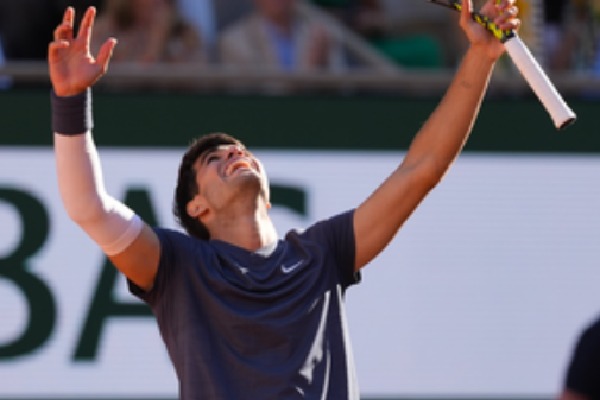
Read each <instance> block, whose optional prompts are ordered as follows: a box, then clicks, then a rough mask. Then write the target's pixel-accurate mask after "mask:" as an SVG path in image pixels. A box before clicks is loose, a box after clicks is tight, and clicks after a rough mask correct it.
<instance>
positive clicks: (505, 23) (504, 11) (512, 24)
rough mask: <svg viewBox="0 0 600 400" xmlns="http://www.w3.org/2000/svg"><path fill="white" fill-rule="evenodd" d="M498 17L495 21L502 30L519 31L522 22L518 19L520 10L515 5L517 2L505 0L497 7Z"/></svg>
mask: <svg viewBox="0 0 600 400" xmlns="http://www.w3.org/2000/svg"><path fill="white" fill-rule="evenodd" d="M497 7H498V16H497V17H496V19H495V21H494V22H495V23H496V25H498V27H500V29H513V30H514V29H517V28H518V27H519V25H520V22H521V21H520V20H519V18H518V17H517V16H518V14H519V9H518V7H517V6H516V5H515V0H504V1H502V2H500V3H498V5H497Z"/></svg>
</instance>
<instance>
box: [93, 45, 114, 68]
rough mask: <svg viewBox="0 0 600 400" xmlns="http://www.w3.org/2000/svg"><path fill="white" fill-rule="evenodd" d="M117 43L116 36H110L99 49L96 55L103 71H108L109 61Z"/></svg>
mask: <svg viewBox="0 0 600 400" xmlns="http://www.w3.org/2000/svg"><path fill="white" fill-rule="evenodd" d="M116 44H117V40H116V39H115V38H110V39H108V40H107V41H106V42H104V44H103V45H102V46H101V47H100V50H99V51H98V55H97V56H96V63H97V64H98V65H100V67H101V68H102V71H103V72H106V70H107V69H108V63H109V61H110V57H111V56H112V53H113V49H114V48H115V46H116Z"/></svg>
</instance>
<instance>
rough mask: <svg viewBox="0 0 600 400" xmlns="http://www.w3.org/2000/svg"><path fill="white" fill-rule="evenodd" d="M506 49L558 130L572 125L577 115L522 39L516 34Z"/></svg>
mask: <svg viewBox="0 0 600 400" xmlns="http://www.w3.org/2000/svg"><path fill="white" fill-rule="evenodd" d="M504 47H505V48H506V52H507V53H508V55H509V56H510V58H511V59H512V61H513V62H514V64H515V65H516V66H517V69H518V70H519V71H520V72H521V75H523V77H524V78H525V80H526V81H527V83H529V86H530V87H531V89H533V91H534V93H535V94H536V95H537V97H538V98H539V99H540V101H541V102H542V104H543V105H544V108H546V111H548V113H549V114H550V117H551V118H552V121H553V122H554V126H556V128H557V129H563V128H565V127H567V126H569V125H570V124H572V123H573V122H574V121H575V119H576V118H577V117H576V115H575V113H574V112H573V110H571V109H570V108H569V106H568V105H567V103H565V101H564V100H563V98H562V97H561V95H560V93H558V91H557V90H556V88H555V87H554V85H553V84H552V82H551V81H550V79H549V78H548V76H547V75H546V73H545V72H544V70H543V69H542V67H541V66H540V65H539V63H538V62H537V60H536V59H535V58H534V57H533V55H532V54H531V52H530V51H529V49H528V48H527V46H526V45H525V44H524V43H523V41H522V40H521V38H520V37H519V36H518V35H517V34H516V33H515V34H514V36H513V37H511V38H509V39H508V40H506V42H504Z"/></svg>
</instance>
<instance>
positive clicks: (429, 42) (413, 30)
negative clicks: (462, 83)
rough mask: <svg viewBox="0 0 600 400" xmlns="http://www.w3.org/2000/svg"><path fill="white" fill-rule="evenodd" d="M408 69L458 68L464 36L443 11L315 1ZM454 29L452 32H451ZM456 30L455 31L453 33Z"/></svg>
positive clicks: (384, 0)
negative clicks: (455, 66) (458, 45)
mask: <svg viewBox="0 0 600 400" xmlns="http://www.w3.org/2000/svg"><path fill="white" fill-rule="evenodd" d="M311 2H312V3H314V4H316V5H318V6H320V7H322V8H323V9H325V10H327V11H329V12H330V13H331V14H333V15H334V16H336V17H338V18H339V19H340V21H342V22H343V23H344V24H346V25H347V26H348V27H349V28H350V29H352V30H353V31H354V32H356V33H358V34H359V35H360V36H361V37H362V38H363V39H365V40H366V41H367V42H369V43H370V44H371V45H372V46H373V47H374V48H376V49H377V50H379V51H380V52H381V53H382V54H383V55H384V56H386V57H387V58H388V59H390V60H392V61H393V62H395V63H396V64H397V65H399V66H401V67H405V68H436V67H442V66H454V65H455V63H456V62H457V61H458V57H459V56H458V54H462V52H460V51H459V50H460V49H459V48H457V40H463V36H462V33H461V32H460V31H459V30H458V29H456V28H455V26H454V25H452V23H453V20H452V16H451V15H450V13H449V12H448V10H446V9H443V8H442V7H431V6H430V5H429V4H427V3H426V2H415V3H414V4H412V3H411V5H410V7H407V5H406V3H405V2H404V1H398V0H311ZM450 27H451V28H450ZM451 29H452V30H451ZM461 45H462V43H461Z"/></svg>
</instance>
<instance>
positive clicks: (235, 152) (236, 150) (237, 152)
mask: <svg viewBox="0 0 600 400" xmlns="http://www.w3.org/2000/svg"><path fill="white" fill-rule="evenodd" d="M242 155H244V149H243V148H242V147H241V146H239V145H236V144H232V145H231V146H229V148H228V149H227V158H233V157H235V156H242Z"/></svg>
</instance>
